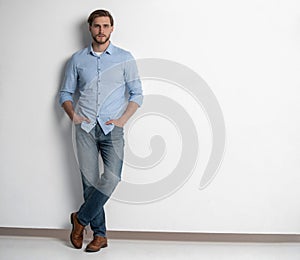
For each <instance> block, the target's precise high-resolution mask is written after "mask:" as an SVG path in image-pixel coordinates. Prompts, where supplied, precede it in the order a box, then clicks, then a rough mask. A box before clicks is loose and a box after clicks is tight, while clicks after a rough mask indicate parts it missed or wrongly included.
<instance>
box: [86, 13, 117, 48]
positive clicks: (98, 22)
mask: <svg viewBox="0 0 300 260" xmlns="http://www.w3.org/2000/svg"><path fill="white" fill-rule="evenodd" d="M113 29H114V27H113V26H111V25H110V19H109V17H106V16H100V17H97V18H95V19H94V21H93V23H92V25H91V26H90V32H91V35H92V38H93V39H94V41H95V42H96V43H98V44H104V43H106V42H107V41H108V40H109V38H110V34H111V33H112V31H113Z"/></svg>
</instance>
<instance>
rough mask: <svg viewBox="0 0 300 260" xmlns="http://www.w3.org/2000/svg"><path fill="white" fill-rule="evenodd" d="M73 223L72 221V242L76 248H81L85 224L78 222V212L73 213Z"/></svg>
mask: <svg viewBox="0 0 300 260" xmlns="http://www.w3.org/2000/svg"><path fill="white" fill-rule="evenodd" d="M71 223H72V232H71V234H70V240H71V243H72V245H73V246H74V247H75V248H77V249H80V248H81V247H82V241H83V231H84V226H83V225H81V224H80V223H79V222H78V219H77V213H72V214H71Z"/></svg>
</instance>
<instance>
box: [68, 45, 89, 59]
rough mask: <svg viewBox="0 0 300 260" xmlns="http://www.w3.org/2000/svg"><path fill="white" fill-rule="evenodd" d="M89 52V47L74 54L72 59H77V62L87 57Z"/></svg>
mask: <svg viewBox="0 0 300 260" xmlns="http://www.w3.org/2000/svg"><path fill="white" fill-rule="evenodd" d="M88 51H89V47H85V48H82V49H80V50H78V51H76V52H74V53H73V55H72V56H71V58H72V59H75V60H76V59H78V58H81V57H82V56H84V55H87V54H88Z"/></svg>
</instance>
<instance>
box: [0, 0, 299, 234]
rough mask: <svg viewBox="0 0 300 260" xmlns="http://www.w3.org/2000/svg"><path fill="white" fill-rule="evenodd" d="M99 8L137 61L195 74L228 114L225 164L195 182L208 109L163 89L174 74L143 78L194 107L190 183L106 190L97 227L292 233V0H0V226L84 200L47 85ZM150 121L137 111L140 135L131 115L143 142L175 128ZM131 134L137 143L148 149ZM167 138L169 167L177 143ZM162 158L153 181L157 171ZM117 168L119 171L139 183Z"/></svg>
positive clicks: (33, 222)
mask: <svg viewBox="0 0 300 260" xmlns="http://www.w3.org/2000/svg"><path fill="white" fill-rule="evenodd" d="M98 8H105V9H108V10H110V11H111V12H112V14H113V16H114V17H115V20H116V24H115V31H114V33H113V36H112V41H113V43H114V44H116V45H118V46H120V47H123V48H125V49H128V50H130V51H131V52H132V53H133V55H134V56H135V57H136V58H137V59H141V58H162V59H168V60H172V61H175V62H178V63H181V64H183V65H185V66H188V67H189V68H191V69H192V70H193V71H195V72H196V73H198V74H199V75H200V76H201V77H202V78H203V79H204V80H205V81H206V82H207V84H208V85H209V86H210V88H211V89H212V91H213V92H214V94H215V96H216V97H217V99H218V101H219V103H220V105H221V107H222V110H223V114H224V118H225V123H226V152H225V155H224V159H223V163H222V165H221V167H220V169H219V172H218V174H217V176H216V178H215V179H214V181H213V182H212V183H211V184H210V185H209V186H208V187H207V188H206V189H204V190H199V189H198V187H199V183H200V180H201V176H202V173H203V169H204V168H205V165H206V163H207V158H208V156H209V152H210V150H209V149H210V146H211V143H210V142H211V140H210V133H209V125H208V122H207V121H206V120H205V115H204V113H203V111H202V110H198V113H196V112H195V109H194V110H193V108H192V106H193V104H192V102H189V101H188V100H189V99H188V97H187V98H186V99H182V100H181V101H180V95H182V93H180V90H176V89H174V91H170V88H172V87H174V88H175V86H170V85H168V86H167V84H165V85H164V84H162V83H158V82H156V83H155V82H152V83H151V84H150V83H149V82H148V83H147V82H145V84H144V91H145V94H147V93H157V92H160V93H162V95H170V97H172V98H173V99H174V100H177V102H181V105H183V106H185V105H186V106H187V108H186V109H187V111H190V113H191V116H193V117H194V118H195V124H196V126H197V130H198V133H199V144H200V146H199V151H200V153H199V158H198V164H197V166H196V168H195V171H194V173H193V175H192V177H191V178H190V179H189V180H188V182H187V183H185V185H184V186H183V187H182V188H181V189H179V190H178V191H177V192H176V193H174V194H172V195H171V196H169V197H167V198H165V199H163V200H160V201H156V202H153V203H148V204H143V205H132V204H127V203H120V202H117V201H114V200H111V201H110V202H109V203H108V204H107V206H106V209H107V223H108V229H110V230H133V231H136V230H146V231H185V232H234V233H298V234H299V233H300V202H299V198H300V189H299V187H300V175H299V172H300V160H299V158H300V157H299V156H300V135H299V132H300V123H299V114H300V102H299V97H300V96H299V94H300V90H299V87H300V84H299V83H300V79H299V70H300V50H299V46H300V2H299V1H297V0H294V1H293V0H285V1H284V0H263V1H261V0H256V1H253V0H252V1H250V0H249V1H246V0H243V1H238V0H229V1H221V0H213V1H204V0H201V1H192V0H186V1H179V0H176V1H174V0H164V1H160V0H153V1H144V0H143V1H140V0H128V1H125V2H123V1H116V0H110V1H108V0H107V1H106V0H103V1H92V0H85V1H71V0H64V1H58V0H51V1H38V0H28V1H17V0H0V19H1V23H0V27H1V41H0V52H1V56H0V57H1V58H0V118H1V125H0V144H1V145H0V155H1V157H0V158H1V164H0V173H1V182H0V210H1V214H0V226H5V227H41V228H69V225H70V224H69V222H68V218H69V213H70V212H72V211H75V210H77V209H78V207H79V205H80V203H81V201H82V195H81V183H80V176H79V172H78V170H77V167H76V161H75V157H74V154H73V150H72V137H71V124H70V122H69V119H68V118H67V117H66V116H65V114H64V113H63V111H62V110H61V108H60V107H59V106H58V103H57V92H58V89H59V86H60V82H61V80H62V74H63V69H64V66H65V63H66V61H67V59H68V58H69V57H70V55H71V54H72V53H74V52H75V51H77V50H78V49H80V48H82V47H84V46H85V45H86V44H88V42H89V41H88V31H87V25H86V23H85V20H86V18H87V16H88V15H89V13H90V12H91V11H93V10H95V9H98ZM160 85H161V87H159V88H158V86H160ZM168 89H169V90H168ZM176 91H177V92H176ZM193 111H194V112H193ZM199 111H200V112H199ZM149 120H152V121H151V122H150V123H149V122H148V124H147V123H145V122H143V124H146V125H147V131H146V134H145V132H144V133H143V131H142V130H143V127H142V126H143V124H142V122H140V123H138V122H137V125H136V133H137V134H136V136H135V137H134V138H137V139H136V140H143V141H144V142H146V143H147V142H149V141H150V138H151V135H152V134H153V133H154V132H155V131H158V132H159V133H160V132H164V131H165V132H166V129H167V130H168V128H170V127H172V126H170V125H169V124H168V123H166V124H163V123H161V124H158V123H159V122H160V121H159V120H161V119H157V120H158V121H155V119H154V118H152V119H151V118H149ZM155 122H156V123H157V124H155ZM157 125H159V126H160V128H159V130H155V129H157V128H155V127H157ZM151 126H152V127H153V129H152V128H151ZM138 130H139V131H138ZM167 132H169V131H167ZM172 133H173V135H172V136H174V138H175V139H176V137H178V136H177V134H176V131H173V132H172ZM162 136H163V134H162ZM139 138H140V139H139ZM147 138H148V139H147ZM132 142H133V143H132V145H133V147H132V149H133V150H134V149H136V152H137V154H140V155H145V154H147V153H149V151H148V150H147V149H148V148H149V147H148V146H146V145H145V146H144V147H143V146H138V145H137V143H138V142H136V147H134V146H135V145H134V144H135V143H134V140H133V141H132ZM166 143H167V145H169V146H168V149H167V151H169V152H170V154H169V155H168V156H169V157H166V159H168V158H169V159H168V160H169V161H168V163H167V166H169V168H172V167H173V165H172V162H173V163H174V161H175V159H176V158H178V156H180V154H178V152H174V151H175V150H176V147H178V146H180V141H178V140H175V141H174V142H172V141H171V142H169V141H168V140H166ZM172 156H174V158H175V159H173V160H172ZM170 158H171V159H170ZM162 167H165V166H161V167H160V168H157V171H156V173H155V174H154V177H153V178H154V179H157V178H160V174H166V173H165V172H160V171H162V169H164V168H162ZM127 171H129V170H128V167H125V168H124V178H127V179H130V178H136V181H137V182H141V181H142V180H140V179H139V177H137V176H135V175H137V174H136V173H133V174H132V176H131V175H130V172H127Z"/></svg>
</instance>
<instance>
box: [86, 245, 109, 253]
mask: <svg viewBox="0 0 300 260" xmlns="http://www.w3.org/2000/svg"><path fill="white" fill-rule="evenodd" d="M105 247H108V244H105V245H103V246H102V247H100V248H99V249H98V250H92V249H88V248H86V249H85V252H87V253H95V252H99V251H100V250H101V248H105Z"/></svg>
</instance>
